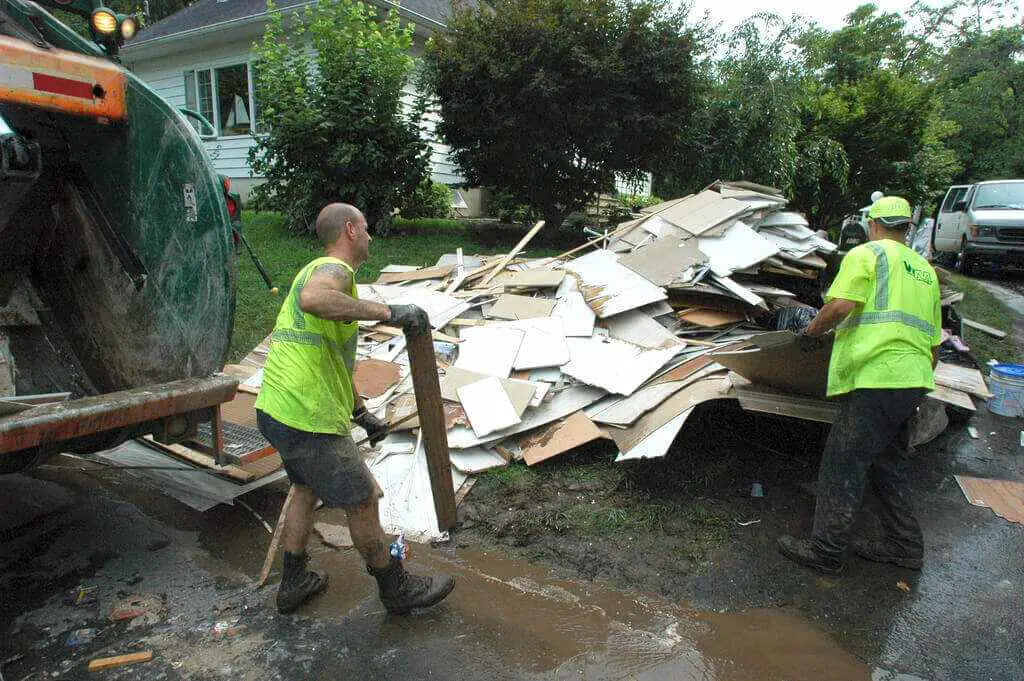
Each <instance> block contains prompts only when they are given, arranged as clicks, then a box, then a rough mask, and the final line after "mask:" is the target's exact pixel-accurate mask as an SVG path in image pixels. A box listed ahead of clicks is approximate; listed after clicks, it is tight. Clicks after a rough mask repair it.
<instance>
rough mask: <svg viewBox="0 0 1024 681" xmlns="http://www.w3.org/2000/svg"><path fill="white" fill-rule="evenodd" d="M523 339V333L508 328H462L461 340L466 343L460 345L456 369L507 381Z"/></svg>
mask: <svg viewBox="0 0 1024 681" xmlns="http://www.w3.org/2000/svg"><path fill="white" fill-rule="evenodd" d="M524 336H525V334H524V332H523V331H520V330H519V329H513V328H508V327H498V326H490V325H488V326H471V327H467V328H465V329H462V330H461V331H460V332H459V337H460V338H462V339H463V340H462V343H460V344H459V357H458V359H456V360H455V366H456V367H457V368H459V369H465V370H466V371H475V372H477V373H479V374H487V375H489V376H498V377H500V378H508V375H509V374H510V373H512V367H513V365H514V364H515V361H516V356H517V355H518V354H519V348H520V346H521V345H522V344H523V337H524Z"/></svg>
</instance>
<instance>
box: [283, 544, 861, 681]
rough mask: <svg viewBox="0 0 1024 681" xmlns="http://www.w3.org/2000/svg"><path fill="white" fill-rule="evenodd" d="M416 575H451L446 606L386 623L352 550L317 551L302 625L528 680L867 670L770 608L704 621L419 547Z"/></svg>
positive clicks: (845, 677) (598, 589)
mask: <svg viewBox="0 0 1024 681" xmlns="http://www.w3.org/2000/svg"><path fill="white" fill-rule="evenodd" d="M416 549H417V550H416V551H415V555H414V556H413V558H412V559H411V560H410V561H409V567H410V569H411V570H414V571H420V572H423V571H447V572H451V573H453V574H455V576H456V580H457V585H456V588H455V591H454V592H453V593H452V595H451V596H450V597H449V598H448V599H447V600H446V601H445V602H444V604H443V605H442V606H440V607H438V608H435V609H433V610H428V611H425V612H423V613H420V614H417V615H415V616H413V617H411V618H391V617H384V615H383V610H382V608H381V606H380V604H379V602H378V601H377V600H376V598H375V597H374V590H373V589H374V587H375V585H374V583H373V582H372V580H371V579H370V577H369V576H368V575H367V574H366V572H365V569H364V568H363V567H362V563H361V561H360V560H359V558H358V556H357V555H356V554H355V553H354V551H351V550H349V551H340V552H328V553H318V554H317V555H316V558H315V560H314V562H315V563H316V565H317V567H318V568H320V569H325V570H327V571H328V572H329V573H330V575H331V586H330V589H329V590H328V592H327V593H326V594H324V595H323V596H322V597H320V598H319V599H317V600H316V601H315V602H314V603H311V604H310V605H309V606H308V607H306V608H305V609H304V610H303V612H302V614H303V615H305V616H309V617H314V618H316V617H320V618H336V617H343V616H347V617H349V618H353V617H356V618H360V617H362V618H366V619H367V620H368V621H380V622H381V623H380V625H379V627H380V629H379V631H378V632H377V635H378V638H379V639H387V640H388V645H389V646H395V647H399V648H400V647H401V646H402V641H403V639H406V640H407V641H408V642H410V643H413V642H414V641H415V640H420V639H422V638H423V637H424V636H430V637H447V638H449V639H452V640H457V641H459V642H460V644H461V645H463V646H468V647H471V648H472V649H474V650H486V651H489V654H490V655H493V656H494V657H495V658H496V659H497V660H500V662H501V664H502V666H504V667H506V668H513V669H519V670H522V671H523V672H524V673H525V674H526V675H527V676H534V675H536V676H538V677H543V678H556V679H562V678H565V679H568V678H574V679H579V678H585V679H679V680H681V681H689V680H691V679H692V680H698V679H700V680H704V681H740V680H743V681H747V680H748V679H763V680H770V679H786V680H788V681H802V680H805V679H806V680H807V681H831V680H833V679H835V680H836V681H840V680H841V681H849V680H850V679H869V678H870V677H871V673H870V669H869V668H868V667H867V666H865V665H863V664H861V663H860V662H859V661H858V660H856V659H855V658H854V657H853V656H852V655H850V654H849V653H847V652H845V651H844V650H843V649H842V648H840V647H839V646H838V645H837V644H836V643H835V642H834V641H832V639H831V638H829V636H828V635H827V634H825V633H824V632H823V631H821V630H819V629H817V628H815V627H813V626H812V625H810V624H809V623H808V622H806V621H804V620H802V619H800V618H799V617H797V616H794V615H790V614H788V613H786V612H783V611H778V610H753V611H748V612H742V613H730V614H719V613H705V612H698V611H692V610H689V609H687V608H686V607H684V606H681V605H679V604H673V603H668V602H665V601H662V600H660V599H657V598H654V597H648V596H643V595H635V594H632V595H631V594H626V593H623V592H620V591H616V590H613V589H611V588H607V587H605V586H603V585H601V584H598V583H579V582H572V581H565V580H560V579H556V578H554V577H553V576H552V575H551V574H550V572H549V571H547V570H546V569H544V568H541V567H538V566H535V565H531V564H529V563H525V562H522V561H518V560H513V559H510V558H508V557H506V556H504V555H500V554H496V553H493V552H490V553H487V552H479V551H461V550H460V551H459V552H458V553H457V555H455V556H446V555H442V554H440V553H439V552H436V551H434V550H432V549H428V548H421V547H416Z"/></svg>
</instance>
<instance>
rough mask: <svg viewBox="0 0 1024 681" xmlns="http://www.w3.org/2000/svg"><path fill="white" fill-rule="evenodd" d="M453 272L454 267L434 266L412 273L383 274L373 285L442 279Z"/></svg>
mask: <svg viewBox="0 0 1024 681" xmlns="http://www.w3.org/2000/svg"><path fill="white" fill-rule="evenodd" d="M454 270H455V265H435V266H434V267H424V268H423V269H421V270H413V271H412V272H384V273H382V274H381V275H380V276H379V277H377V281H375V282H374V283H375V284H394V283H396V282H400V281H422V280H423V279H444V278H445V277H447V276H448V275H449V274H451V273H452V271H454Z"/></svg>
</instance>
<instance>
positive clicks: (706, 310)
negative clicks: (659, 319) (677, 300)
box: [676, 307, 747, 329]
mask: <svg viewBox="0 0 1024 681" xmlns="http://www.w3.org/2000/svg"><path fill="white" fill-rule="evenodd" d="M676 317H678V318H679V320H680V321H683V322H686V323H687V324H694V325H695V326H701V327H704V328H705V329H715V328H718V327H720V326H729V325H731V324H736V323H739V322H742V321H744V320H745V319H746V318H747V316H746V315H745V314H743V313H742V312H735V311H730V310H715V309H713V308H710V307H693V308H690V309H689V310H683V311H682V312H679V313H677V314H676Z"/></svg>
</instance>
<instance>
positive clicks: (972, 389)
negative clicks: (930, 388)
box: [935, 362, 992, 400]
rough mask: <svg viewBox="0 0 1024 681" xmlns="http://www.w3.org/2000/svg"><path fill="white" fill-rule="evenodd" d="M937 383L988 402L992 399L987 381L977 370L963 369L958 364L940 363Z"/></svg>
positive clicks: (936, 372)
mask: <svg viewBox="0 0 1024 681" xmlns="http://www.w3.org/2000/svg"><path fill="white" fill-rule="evenodd" d="M935 383H936V384H937V385H944V386H946V387H947V388H955V389H956V390H960V391H961V392H965V393H971V394H972V395H977V396H978V397H980V398H982V399H985V400H987V399H988V398H990V397H992V393H991V392H989V389H988V386H986V385H985V379H984V377H983V376H982V375H981V372H980V371H978V370H977V369H971V368H969V367H962V366H958V365H956V364H948V363H946V362H939V363H938V365H937V366H936V367H935Z"/></svg>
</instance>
